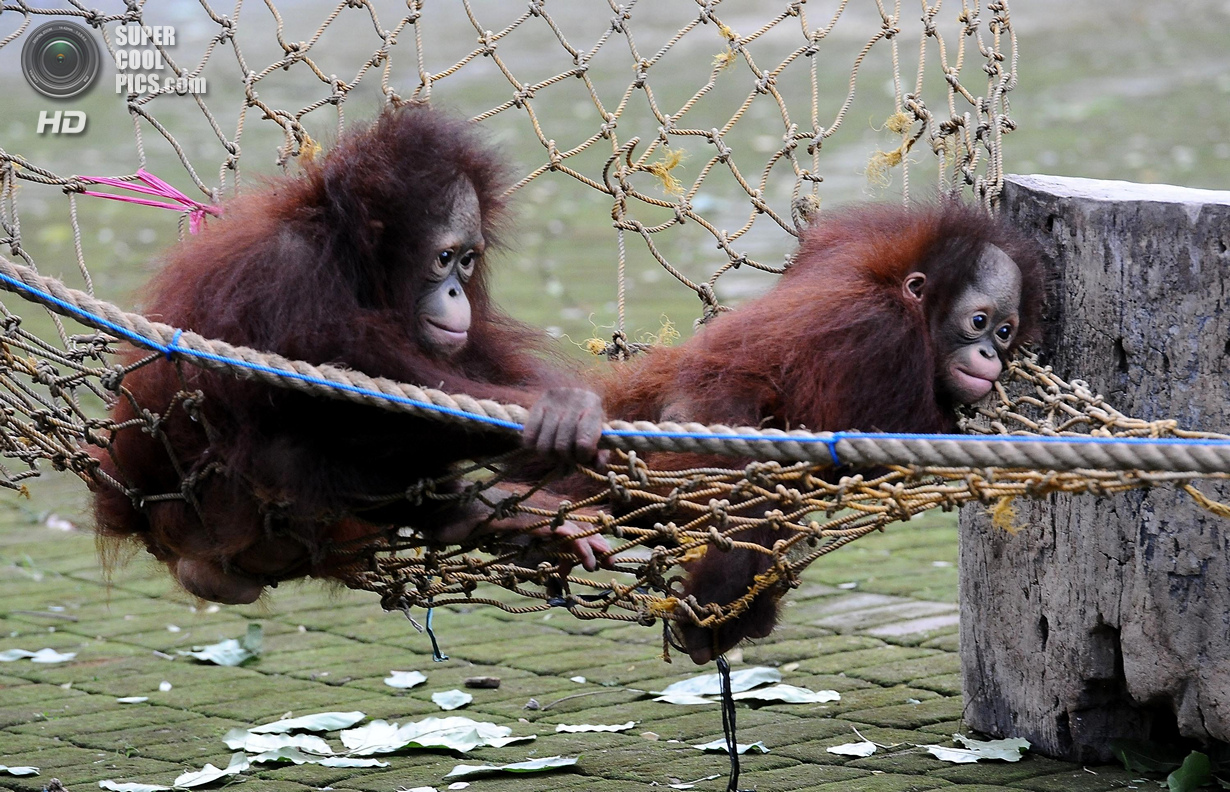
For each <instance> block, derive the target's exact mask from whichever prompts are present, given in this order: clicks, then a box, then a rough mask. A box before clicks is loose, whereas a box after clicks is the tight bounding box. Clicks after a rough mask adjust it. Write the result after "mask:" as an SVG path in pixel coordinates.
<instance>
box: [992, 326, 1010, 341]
mask: <svg viewBox="0 0 1230 792" xmlns="http://www.w3.org/2000/svg"><path fill="white" fill-rule="evenodd" d="M995 335H996V336H997V337H998V338H999V340H1000V341H1007V340H1009V339H1011V338H1012V325H1004V326H1003V327H1001V328H999V329H998V330H996V331H995Z"/></svg>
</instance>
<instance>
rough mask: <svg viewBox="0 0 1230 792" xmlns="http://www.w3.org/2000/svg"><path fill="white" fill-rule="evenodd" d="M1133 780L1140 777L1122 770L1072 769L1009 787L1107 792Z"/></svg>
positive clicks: (1038, 791)
mask: <svg viewBox="0 0 1230 792" xmlns="http://www.w3.org/2000/svg"><path fill="white" fill-rule="evenodd" d="M1134 778H1140V775H1139V774H1133V773H1129V772H1127V771H1126V770H1123V769H1122V768H1116V767H1099V768H1097V770H1092V769H1089V770H1082V769H1073V770H1067V771H1065V772H1062V773H1055V774H1053V775H1044V776H1035V777H1033V778H1027V779H1022V780H1020V781H1015V782H1013V783H1012V784H1010V786H1011V787H1013V788H1015V789H1028V790H1034V792H1107V791H1108V790H1111V789H1123V788H1124V787H1126V786H1127V785H1128V784H1130V783H1131V781H1132V779H1134ZM1135 786H1145V785H1144V784H1136V785H1135Z"/></svg>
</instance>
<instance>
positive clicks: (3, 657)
mask: <svg viewBox="0 0 1230 792" xmlns="http://www.w3.org/2000/svg"><path fill="white" fill-rule="evenodd" d="M76 656H77V653H76V652H64V653H63V654H61V653H60V652H57V651H56V650H55V649H39V650H38V651H37V652H31V651H28V650H26V649H7V650H5V651H3V652H0V663H11V662H13V661H14V660H24V659H26V658H29V660H30V662H31V663H66V662H68V661H69V660H72V659H73V658H74V657H76Z"/></svg>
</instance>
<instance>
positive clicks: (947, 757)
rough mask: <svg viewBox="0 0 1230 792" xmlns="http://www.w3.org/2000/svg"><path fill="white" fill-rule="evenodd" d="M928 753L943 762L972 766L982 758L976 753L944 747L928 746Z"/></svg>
mask: <svg viewBox="0 0 1230 792" xmlns="http://www.w3.org/2000/svg"><path fill="white" fill-rule="evenodd" d="M924 747H925V748H926V749H927V753H929V754H931V755H932V756H934V757H935V758H936V759H939V760H940V761H941V762H952V763H953V764H972V763H974V762H977V761H978V760H979V759H981V758H982V757H981V756H979V755H978V754H977V753H975V752H974V751H968V750H966V749H964V748H945V747H944V746H942V745H927V746H924Z"/></svg>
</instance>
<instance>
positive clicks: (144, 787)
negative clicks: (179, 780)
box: [98, 779, 170, 792]
mask: <svg viewBox="0 0 1230 792" xmlns="http://www.w3.org/2000/svg"><path fill="white" fill-rule="evenodd" d="M98 787H99V788H100V789H109V790H111V792H168V790H170V787H169V786H162V785H160V784H136V783H132V782H129V781H123V782H120V781H112V780H110V779H108V780H106V781H99V782H98Z"/></svg>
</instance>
